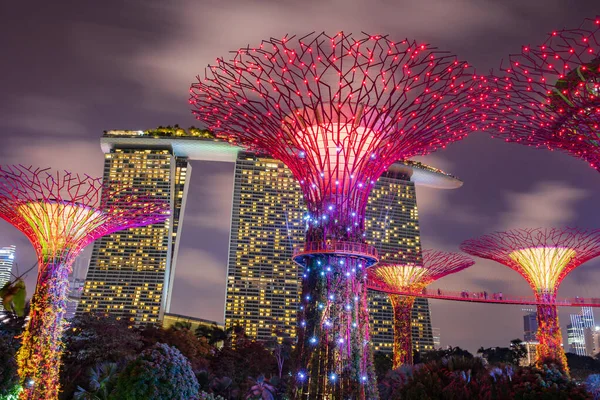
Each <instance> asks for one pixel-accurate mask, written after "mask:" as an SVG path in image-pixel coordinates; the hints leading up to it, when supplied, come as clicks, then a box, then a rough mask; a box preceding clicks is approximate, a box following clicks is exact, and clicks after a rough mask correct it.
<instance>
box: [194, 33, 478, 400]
mask: <svg viewBox="0 0 600 400" xmlns="http://www.w3.org/2000/svg"><path fill="white" fill-rule="evenodd" d="M293 39H294V37H284V38H283V39H281V40H276V39H271V40H269V41H263V42H262V43H261V44H260V45H259V46H257V47H256V48H251V47H247V48H242V49H240V50H238V51H236V52H234V55H233V56H232V60H230V61H226V60H224V59H217V64H216V65H215V66H209V67H208V68H207V69H206V74H205V75H206V76H205V77H204V78H200V77H198V83H195V84H193V85H192V87H191V89H190V91H191V93H192V96H191V99H190V103H191V104H192V107H193V108H194V113H195V114H196V116H197V118H198V119H199V120H200V121H202V122H204V123H205V124H206V125H207V127H208V128H209V129H211V130H213V131H214V132H216V133H217V134H218V135H219V136H220V137H224V138H227V139H228V140H230V141H232V142H234V143H237V144H240V145H242V146H244V147H246V148H250V149H253V150H258V151H260V152H263V153H265V152H266V153H268V154H270V155H271V156H272V157H274V158H277V159H279V160H281V161H282V162H283V163H284V164H285V165H286V166H287V167H288V168H289V169H290V170H291V172H292V173H293V175H294V177H295V178H296V179H297V180H298V182H299V183H300V186H301V188H302V191H303V194H304V198H305V202H306V204H307V207H308V211H309V215H308V216H307V217H306V225H307V233H306V243H305V246H304V247H303V248H302V249H300V250H299V251H298V252H296V254H295V261H296V262H298V263H299V264H301V265H303V266H304V281H303V294H302V305H301V309H300V314H301V316H300V323H299V341H298V348H299V352H300V357H299V360H300V361H299V363H300V365H299V367H298V368H299V369H298V371H297V375H296V382H297V383H298V386H299V388H298V391H297V395H298V396H303V397H304V398H314V399H322V398H326V397H329V396H333V397H334V398H342V397H343V398H354V399H365V398H367V399H374V398H377V389H376V384H375V374H374V370H373V366H372V355H371V349H370V344H369V340H370V339H369V332H368V326H369V325H368V313H367V305H366V304H367V297H366V293H367V291H366V287H365V285H366V279H365V278H366V272H365V270H366V268H367V267H369V266H371V265H373V264H375V263H376V262H377V254H376V251H375V249H374V248H373V247H371V246H368V245H366V244H365V243H364V239H363V231H364V214H365V207H366V203H367V198H368V195H369V192H370V190H371V188H372V186H373V185H374V184H375V181H376V180H377V179H378V178H379V176H380V175H381V174H382V173H383V172H384V171H385V170H386V168H388V167H389V166H390V165H391V164H392V163H394V162H395V161H397V160H399V159H406V158H409V157H412V156H415V155H418V154H426V153H428V152H431V151H433V150H435V149H437V148H442V147H444V146H445V145H446V144H447V143H449V142H452V141H455V140H459V139H461V138H463V137H464V136H465V135H467V133H469V132H470V131H471V130H473V129H476V124H477V123H478V121H479V117H480V114H479V109H480V103H481V102H482V101H483V95H482V94H481V93H480V90H482V86H483V85H482V84H481V83H480V82H479V80H480V79H482V78H479V77H477V76H475V75H474V73H473V71H472V70H471V69H470V67H469V66H468V65H467V64H466V63H464V62H462V61H459V60H457V59H456V57H454V56H452V55H449V54H447V53H444V52H440V51H438V50H436V49H433V48H430V47H429V46H427V45H424V44H423V45H421V44H417V43H416V42H414V41H408V40H403V41H400V42H392V41H391V40H389V39H388V38H387V37H385V36H367V35H364V36H361V37H358V38H355V37H353V36H351V35H345V34H343V33H338V34H336V35H334V36H328V35H326V34H325V33H322V34H310V35H308V36H304V37H301V38H298V39H295V40H293Z"/></svg>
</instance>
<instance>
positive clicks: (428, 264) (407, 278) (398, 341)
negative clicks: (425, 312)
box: [368, 250, 475, 368]
mask: <svg viewBox="0 0 600 400" xmlns="http://www.w3.org/2000/svg"><path fill="white" fill-rule="evenodd" d="M392 258H393V260H386V261H383V262H381V263H379V264H378V265H376V266H374V267H372V268H370V269H369V270H368V274H369V278H370V279H371V280H372V281H375V282H377V283H378V287H381V288H387V289H388V290H389V291H390V292H392V291H402V292H410V293H414V294H415V295H418V294H419V293H421V292H422V291H423V289H424V288H425V287H426V286H427V285H429V284H430V283H432V282H434V281H436V280H438V279H440V278H442V277H444V276H446V275H449V274H453V273H456V272H459V271H462V270H463V269H465V268H468V267H470V266H471V265H473V264H474V263H475V262H474V261H473V259H472V258H470V257H468V256H465V255H463V254H460V253H452V252H446V251H439V250H423V255H422V260H420V259H419V258H420V257H419V256H412V257H409V258H408V259H407V258H406V255H405V254H403V253H398V254H396V257H392ZM389 297H390V301H391V303H392V307H393V308H394V368H398V367H399V366H401V365H403V364H408V365H412V363H413V348H412V340H411V331H412V320H411V311H412V306H413V304H414V301H415V296H399V295H389Z"/></svg>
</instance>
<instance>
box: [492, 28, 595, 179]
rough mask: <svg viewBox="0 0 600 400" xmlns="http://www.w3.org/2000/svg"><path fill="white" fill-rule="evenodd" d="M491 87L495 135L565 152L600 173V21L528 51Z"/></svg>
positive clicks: (513, 59)
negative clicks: (588, 164) (585, 162)
mask: <svg viewBox="0 0 600 400" xmlns="http://www.w3.org/2000/svg"><path fill="white" fill-rule="evenodd" d="M489 81H490V82H492V83H491V88H492V90H491V95H490V101H489V104H490V106H489V109H488V115H487V117H488V119H487V121H488V123H489V128H490V132H491V133H492V135H494V136H498V137H500V138H503V139H505V140H506V141H509V142H517V143H522V144H526V145H529V146H535V147H542V148H549V149H552V150H555V149H556V150H564V151H566V152H569V153H570V154H572V155H574V156H576V157H579V158H582V159H584V160H586V161H588V162H589V163H590V165H591V166H592V167H593V168H595V169H600V17H597V18H595V19H586V20H585V21H584V22H583V23H582V24H581V26H580V27H579V28H577V29H566V30H562V31H557V32H553V33H552V34H550V35H549V37H548V39H547V40H546V41H545V42H544V43H543V44H542V45H541V46H537V47H531V46H523V48H522V51H521V54H514V55H511V56H509V62H508V63H507V64H506V65H504V66H501V68H500V72H499V73H497V74H496V76H494V77H490V79H489Z"/></svg>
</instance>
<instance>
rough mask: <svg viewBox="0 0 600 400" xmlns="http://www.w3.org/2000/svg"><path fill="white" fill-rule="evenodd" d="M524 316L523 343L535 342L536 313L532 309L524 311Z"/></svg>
mask: <svg viewBox="0 0 600 400" xmlns="http://www.w3.org/2000/svg"><path fill="white" fill-rule="evenodd" d="M523 311H525V315H524V316H523V341H524V342H536V341H537V329H538V324H537V311H536V310H532V309H525V310H523Z"/></svg>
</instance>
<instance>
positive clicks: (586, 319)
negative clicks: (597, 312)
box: [567, 307, 595, 356]
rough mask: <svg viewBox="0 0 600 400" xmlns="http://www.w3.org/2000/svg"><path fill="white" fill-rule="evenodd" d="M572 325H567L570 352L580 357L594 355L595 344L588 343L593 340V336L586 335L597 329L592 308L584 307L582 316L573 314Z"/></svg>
mask: <svg viewBox="0 0 600 400" xmlns="http://www.w3.org/2000/svg"><path fill="white" fill-rule="evenodd" d="M570 318H571V323H570V324H568V325H567V344H568V345H569V348H568V349H569V350H568V351H569V352H571V353H575V354H577V355H579V356H591V355H593V351H594V346H593V343H586V336H587V340H588V341H591V340H593V338H592V335H591V334H588V335H586V331H590V332H591V330H592V329H594V328H595V326H594V325H595V323H594V312H593V310H592V308H591V307H582V308H581V313H580V314H571V315H570Z"/></svg>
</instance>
